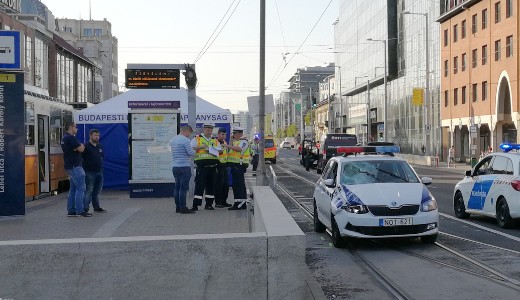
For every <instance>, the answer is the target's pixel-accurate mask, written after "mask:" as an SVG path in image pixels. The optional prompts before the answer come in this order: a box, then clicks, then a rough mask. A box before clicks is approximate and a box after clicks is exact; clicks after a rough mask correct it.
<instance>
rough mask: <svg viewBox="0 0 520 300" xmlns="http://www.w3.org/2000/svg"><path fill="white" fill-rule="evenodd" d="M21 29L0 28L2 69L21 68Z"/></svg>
mask: <svg viewBox="0 0 520 300" xmlns="http://www.w3.org/2000/svg"><path fill="white" fill-rule="evenodd" d="M21 49H22V48H21V42H20V31H13V30H0V69H3V70H21V69H22V60H21V59H20V58H21V53H22V51H21Z"/></svg>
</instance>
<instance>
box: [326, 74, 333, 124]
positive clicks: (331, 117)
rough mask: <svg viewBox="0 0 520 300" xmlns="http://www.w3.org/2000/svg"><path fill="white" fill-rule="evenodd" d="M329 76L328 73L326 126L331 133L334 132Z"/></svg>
mask: <svg viewBox="0 0 520 300" xmlns="http://www.w3.org/2000/svg"><path fill="white" fill-rule="evenodd" d="M330 76H331V75H329V80H328V81H329V96H328V98H327V102H328V106H329V111H328V119H329V128H328V132H329V133H333V132H334V122H333V121H334V109H333V107H332V105H331V104H332V103H331V102H330Z"/></svg>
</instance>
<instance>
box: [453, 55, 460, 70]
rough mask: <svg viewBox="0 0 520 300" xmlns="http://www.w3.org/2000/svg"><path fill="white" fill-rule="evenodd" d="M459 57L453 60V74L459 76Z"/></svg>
mask: <svg viewBox="0 0 520 300" xmlns="http://www.w3.org/2000/svg"><path fill="white" fill-rule="evenodd" d="M458 69H459V57H458V56H455V57H454V58H453V74H457V72H458V71H459V70H458Z"/></svg>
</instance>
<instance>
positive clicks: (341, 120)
mask: <svg viewBox="0 0 520 300" xmlns="http://www.w3.org/2000/svg"><path fill="white" fill-rule="evenodd" d="M337 67H338V69H339V76H338V77H339V78H338V79H339V85H338V82H336V85H338V87H339V131H340V132H341V133H343V98H342V97H341V96H342V95H341V66H337Z"/></svg>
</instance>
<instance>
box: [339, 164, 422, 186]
mask: <svg viewBox="0 0 520 300" xmlns="http://www.w3.org/2000/svg"><path fill="white" fill-rule="evenodd" d="M340 181H341V184H345V185H356V184H368V183H419V182H420V181H419V178H417V176H416V175H415V173H414V172H413V170H412V168H410V166H409V165H408V164H407V163H406V162H404V161H389V160H364V161H348V162H344V163H343V164H342V167H341V174H340Z"/></svg>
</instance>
